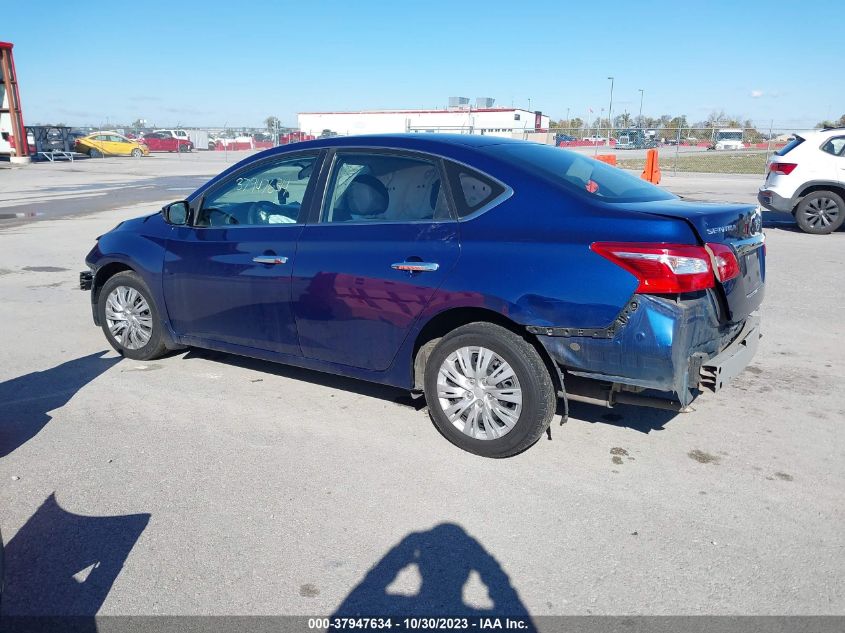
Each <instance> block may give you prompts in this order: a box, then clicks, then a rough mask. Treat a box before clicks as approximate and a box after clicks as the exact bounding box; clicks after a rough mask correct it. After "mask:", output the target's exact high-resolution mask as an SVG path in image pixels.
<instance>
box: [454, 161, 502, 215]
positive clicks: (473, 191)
mask: <svg viewBox="0 0 845 633" xmlns="http://www.w3.org/2000/svg"><path fill="white" fill-rule="evenodd" d="M446 172H447V174H448V176H449V184H450V185H451V187H452V195H453V196H454V198H455V207H456V208H457V212H458V217H459V218H464V217H466V216H468V215H470V214H472V213H475V212H476V211H478V210H479V209H481V208H482V207H484V206H487V205H488V204H490V203H491V202H493V201H494V200H496V198H498V197H499V196H500V195H502V194H503V193H504V192H505V188H504V187H503V186H502V185H501V184H500V183H498V182H496V181H495V180H493V179H492V178H490V177H488V176H485V175H484V174H481V173H479V172H477V171H475V170H474V169H470V168H469V167H464V166H463V165H456V164H455V163H446Z"/></svg>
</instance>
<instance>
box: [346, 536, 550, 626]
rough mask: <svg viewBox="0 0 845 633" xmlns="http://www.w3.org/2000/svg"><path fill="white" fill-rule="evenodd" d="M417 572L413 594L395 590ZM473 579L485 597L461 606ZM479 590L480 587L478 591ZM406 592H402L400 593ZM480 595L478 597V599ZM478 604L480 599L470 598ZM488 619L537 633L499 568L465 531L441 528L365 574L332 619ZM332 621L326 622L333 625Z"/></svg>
mask: <svg viewBox="0 0 845 633" xmlns="http://www.w3.org/2000/svg"><path fill="white" fill-rule="evenodd" d="M413 571H416V576H415V579H416V580H415V584H416V585H418V587H416V588H410V587H409V586H408V584H409V583H408V582H404V583H401V584H402V585H403V586H401V587H397V588H391V585H393V584H397V583H398V582H401V581H398V580H397V578H400V573H401V578H406V577H407V575H408V574H412V573H413ZM471 576H474V577H475V578H474V581H475V582H476V584H477V585H478V584H479V583H478V582H477V581H480V584H483V585H484V586H485V587H486V594H487V595H486V596H484V595H481V600H480V602H483V603H486V604H483V605H479V604H476V605H475V606H472V605H470V604H467V603H466V601H465V590H466V587H465V586H466V585H467V583H468V581H470V580H471ZM479 587H480V585H479ZM403 589H404V590H403ZM478 593H482V594H483V592H476V594H478ZM473 597H475V598H476V600H472V602H476V603H478V602H479V600H478V596H477V595H476V596H473ZM357 616H361V617H438V616H442V617H468V618H469V617H490V618H496V617H497V618H504V617H513V618H520V619H522V620H524V621H526V622H528V623H529V627H528V628H526V629H522V630H523V631H536V627H535V626H534V624H533V622H532V621H531V619H530V616H529V614H528V610H527V609H526V608H525V605H524V604H523V603H522V601H521V600H520V599H519V595H518V594H517V592H516V589H514V587H513V586H512V585H511V581H510V578H509V577H508V575H507V574H506V573H505V571H504V570H503V569H502V567H501V565H499V562H498V561H497V560H496V559H495V558H494V557H493V556H492V555H491V554H490V553H489V552H488V551H487V550H485V549H484V547H483V546H482V545H481V544H480V543H479V542H478V541H476V540H475V539H474V538H473V537H471V536H470V535H469V534H467V533H466V532H465V531H464V530H463V528H461V527H460V526H458V525H455V524H453V523H442V524H440V525H437V526H435V527H434V528H432V529H431V530H428V531H426V532H412V533H411V534H408V535H407V536H406V537H405V538H404V539H402V541H400V542H399V543H398V544H397V545H396V546H395V547H393V549H391V550H390V551H389V552H388V553H387V554H385V556H384V557H383V558H382V559H381V560H380V561H378V563H376V565H375V566H374V567H373V568H372V569H370V571H368V572H367V575H366V576H364V579H363V580H362V581H361V582H360V583H359V584H358V585H357V586H356V587H355V588H354V589H353V590H352V591H351V592H350V593H349V595H348V596H347V597H346V598H345V599H344V600H343V602H342V603H341V605H340V606H339V607H338V608H337V610H336V611H335V613H334V614H333V615H332V616H331V619H333V618H336V617H337V618H345V617H346V618H348V617H357ZM331 619H330V621H331Z"/></svg>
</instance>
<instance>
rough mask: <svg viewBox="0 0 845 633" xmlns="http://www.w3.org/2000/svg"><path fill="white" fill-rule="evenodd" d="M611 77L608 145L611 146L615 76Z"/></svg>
mask: <svg viewBox="0 0 845 633" xmlns="http://www.w3.org/2000/svg"><path fill="white" fill-rule="evenodd" d="M608 79H610V106H609V107H608V108H607V146H608V147H610V132H611V131H612V129H613V77H608Z"/></svg>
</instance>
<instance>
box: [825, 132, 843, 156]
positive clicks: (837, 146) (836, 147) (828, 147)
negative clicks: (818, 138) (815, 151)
mask: <svg viewBox="0 0 845 633" xmlns="http://www.w3.org/2000/svg"><path fill="white" fill-rule="evenodd" d="M822 151H823V152H827V153H828V154H833V155H834V156H845V136H834V137H833V138H831V139H828V141H827V143H825V144H824V145H822Z"/></svg>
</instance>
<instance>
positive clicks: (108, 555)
mask: <svg viewBox="0 0 845 633" xmlns="http://www.w3.org/2000/svg"><path fill="white" fill-rule="evenodd" d="M183 158H184V157H183ZM175 160H177V159H176V158H175V157H171V158H170V162H171V163H172V162H173V161H175ZM222 167H223V166H222V165H218V166H216V168H215V172H216V171H218V170H219V169H222ZM39 169H40V167H39ZM9 173H10V172H0V183H2V184H3V185H4V186H6V187H7V189H6V191H8V186H10V183H12V182H18V183H21V182H23V183H24V184H25V182H27V181H25V180H17V181H13V180H10V179H8V178H6V176H8V175H9ZM14 173H15V174H16V175H17V174H26V176H25V178H33V177H34V176H33V175H32V174H34V173H36V172H35V171H33V172H25V171H23V170H15V172H14ZM184 173H185V174H188V175H190V174H198V173H199V172H184ZM212 173H214V172H212ZM86 177H88V176H84V175H83V176H82V177H81V178H83V179H84V178H86ZM121 177H122V176H121ZM144 177H147V176H146V175H144ZM155 177H159V176H155ZM67 178H68V180H67V181H66V182H64V183H63V185H62V186H66V187H68V189H67V191H69V192H71V193H72V192H73V187H74V186H75V185H74V180H73V176H72V175H71V176H67ZM116 178H117V180H115V182H123V180H120V178H118V177H117V176H116ZM678 178H679V179H681V180H677V181H675V182H676V183H677V184H678V186H679V188H681V189H683V188H684V187H686V189H688V190H689V191H690V192H692V193H695V192H696V191H704V192H708V191H709V192H711V193H712V192H714V190H718V191H715V193H714V195H712V197H718V196H719V195H721V196H723V197H722V198H721V199H725V196H728V198H727V199H730V197H733V198H739V197H740V195H741V196H743V197H744V199H745V200H748V199H749V198H751V199H753V194H754V188H753V186H752V188H751V189H750V190H749V188H748V183H747V182H746V181H743V180H741V179H739V178H738V179H737V182H735V183H734V184H733V185H730V183H729V184H728V185H726V186H727V187H730V186H734V187H735V188H736V189H737V190H738V191H739V193H738V194H731V193H730V190H729V189H724V186H723V185H715V184H714V183H715V182H717V181H714V180H708V181H700V180H699V181H696V180H695V178H694V177H692V176H684V177H681V176H679V177H678ZM684 178H686V179H687V180H683V179H684ZM124 180H125V179H124ZM33 182H34V181H33ZM737 183H739V184H737ZM32 186H36V185H35V184H33V185H32ZM19 189H20V192H19V193H18V194H16V195H19V196H25V195H26V190H25V189H24V188H23V186H19ZM720 192H721V193H720ZM726 192H727V193H726ZM0 193H2V192H0ZM52 193H55V194H57V195H56V196H55V198H54V199H55V200H60V199H61V198H62V196H61V192H58V191H56V192H52ZM170 193H173V192H165V193H164V194H163V195H162V196H161V197H162V198H168V197H170V198H173V197H179V196H173V195H169V194H170ZM151 195H152V194H151ZM705 197H707V196H705ZM114 206H116V205H114ZM114 206H113V207H112V210H105V211H100V212H97V213H93V214H88V215H83V216H68V217H64V218H59V219H46V220H43V221H39V222H32V223H28V224H23V225H17V226H12V227H8V228H2V229H0V296H2V302H0V323H2V325H3V327H2V328H0V482H2V485H0V529H2V534H3V538H4V540H5V541H6V543H7V548H6V563H7V570H6V571H7V595H6V596H4V602H3V609H4V612H5V613H7V614H12V613H15V614H36V613H80V614H93V613H96V612H98V611H99V612H100V613H102V614H310V615H324V616H325V615H329V614H332V613H335V612H341V613H342V612H345V611H348V610H350V609H351V608H352V607H353V606H354V605H356V604H361V603H364V604H368V605H370V606H374V607H375V608H374V609H372V611H373V612H375V613H378V612H379V605H382V606H385V608H386V607H387V606H388V605H390V604H395V603H396V601H397V600H406V601H407V602H406V604H408V605H415V608H416V609H417V610H418V611H422V612H427V613H438V612H441V610H442V609H444V608H445V609H447V610H448V609H449V608H450V607H454V606H455V605H458V604H460V602H461V601H463V602H464V603H466V604H469V605H472V606H475V607H477V608H478V609H482V610H483V609H485V608H490V607H491V606H492V605H494V604H495V606H496V608H500V607H506V608H507V610H508V611H510V612H512V613H519V612H522V611H526V610H527V611H528V612H529V613H531V614H533V615H537V616H540V615H547V614H590V613H592V614H673V613H687V614H739V613H744V614H841V613H842V612H843V611H845V589H844V588H843V587H845V585H843V583H842V578H843V576H845V555H843V546H845V531H843V529H842V526H843V519H845V512H843V505H842V498H843V497H842V491H843V490H844V489H845V460H843V454H845V441H843V437H845V431H844V430H843V427H842V420H843V419H845V396H844V395H843V392H842V389H841V379H840V377H841V376H842V374H843V371H845V349H844V348H843V345H842V336H843V325H842V319H841V318H840V315H841V314H842V313H843V309H844V308H845V299H843V293H842V283H841V275H840V272H839V271H841V270H842V269H843V267H845V234H843V233H842V232H839V233H837V234H835V235H831V236H826V237H815V236H810V235H805V234H802V233H799V232H796V231H793V230H791V229H790V228H789V226H788V225H771V226H770V228H769V229H768V239H769V242H768V256H769V259H768V261H769V270H768V288H767V299H766V302H765V304H764V314H763V318H764V334H765V336H764V338H763V340H762V341H761V344H760V349H759V352H758V356H757V358H756V359H755V361H754V363H753V365H752V366H750V367H749V368H748V369H747V370H746V372H745V373H744V374H743V375H742V376H741V377H740V378H739V379H738V380H737V381H735V383H734V384H733V385H731V386H730V387H729V388H727V389H725V390H724V391H722V392H720V393H719V394H717V395H708V396H704V397H702V398H701V399H699V400H698V401H697V402H696V404H695V411H694V412H692V413H687V414H682V415H675V414H672V413H669V412H661V411H653V410H649V409H637V408H633V407H626V406H619V407H617V408H615V409H602V408H597V407H591V406H587V405H580V404H573V406H572V410H571V418H570V420H569V421H568V422H567V423H566V424H565V425H563V426H559V425H558V420H557V419H556V420H555V421H554V422H553V426H552V436H553V439H552V440H551V441H548V440H546V439H543V440H541V441H540V442H539V443H538V444H537V445H535V446H534V447H533V448H531V449H530V450H528V451H526V452H525V453H523V454H521V455H519V456H517V457H515V458H511V459H508V460H500V461H494V460H485V459H482V458H478V457H474V456H472V455H469V454H466V453H463V452H461V451H459V450H458V449H456V448H455V447H453V446H452V445H451V444H449V443H448V442H447V441H446V440H445V439H443V438H441V437H440V436H439V435H438V433H437V431H436V430H435V429H434V427H433V426H432V424H431V423H430V421H429V419H428V416H427V413H426V412H425V410H424V409H421V408H419V404H416V405H415V403H414V402H412V401H411V400H410V399H409V398H408V397H407V395H406V394H405V393H403V392H401V391H397V390H393V389H389V388H385V387H380V386H375V385H370V384H367V383H362V382H356V381H352V380H347V379H341V378H337V377H333V376H328V375H323V374H319V373H315V372H310V371H305V370H300V369H294V368H288V367H284V366H277V365H273V364H270V363H265V362H259V361H253V360H249V359H243V358H238V357H234V356H229V355H224V354H218V353H211V352H203V351H194V350H191V351H188V352H183V353H179V354H175V355H172V356H169V357H167V358H164V359H161V360H157V361H154V362H136V361H131V360H123V359H121V358H120V357H118V356H117V355H116V354H114V353H113V352H112V351H110V348H109V347H108V345H107V343H106V341H105V338H104V337H103V335H102V332H101V331H99V330H98V329H96V328H95V327H94V326H93V324H92V322H91V315H90V308H89V304H88V297H87V295H86V294H85V293H82V292H80V291H79V290H77V289H76V283H77V273H78V271H79V270H82V269H83V268H84V265H83V261H82V260H83V257H84V255H85V254H86V252H87V251H88V249H89V248H90V247H91V246H92V245H93V241H94V237H95V236H97V235H99V234H101V233H102V232H104V231H106V230H108V229H110V228H111V227H113V226H114V225H115V224H116V223H117V222H118V221H120V220H121V219H124V218H126V217H131V216H133V215H137V214H139V213H141V212H142V211H143V210H146V209H148V208H150V207H151V206H152V208H156V207H155V205H152V204H151V203H149V204H146V205H144V206H134V207H133V206H129V207H125V206H123V207H121V208H120V209H119V210H114ZM455 561H463V562H464V564H463V565H456V564H455ZM421 582H422V585H423V586H426V587H429V589H428V590H427V591H426V592H423V593H421V594H420V593H419V592H418V591H417V589H418V587H419V586H420V583H421ZM397 594H399V596H398V595H397ZM402 594H404V595H405V597H404V598H401V595H402ZM415 601H416V602H415Z"/></svg>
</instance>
